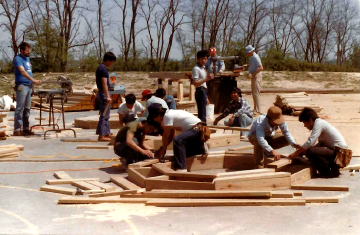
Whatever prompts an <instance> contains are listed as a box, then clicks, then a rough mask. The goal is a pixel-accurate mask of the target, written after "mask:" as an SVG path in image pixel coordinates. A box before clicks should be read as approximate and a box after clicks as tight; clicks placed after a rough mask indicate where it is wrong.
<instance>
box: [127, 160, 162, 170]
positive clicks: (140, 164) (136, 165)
mask: <svg viewBox="0 0 360 235" xmlns="http://www.w3.org/2000/svg"><path fill="white" fill-rule="evenodd" d="M158 162H159V159H147V160H144V161H141V162H136V163H132V164H129V165H128V168H132V169H134V168H140V167H144V166H149V165H152V164H155V163H158Z"/></svg>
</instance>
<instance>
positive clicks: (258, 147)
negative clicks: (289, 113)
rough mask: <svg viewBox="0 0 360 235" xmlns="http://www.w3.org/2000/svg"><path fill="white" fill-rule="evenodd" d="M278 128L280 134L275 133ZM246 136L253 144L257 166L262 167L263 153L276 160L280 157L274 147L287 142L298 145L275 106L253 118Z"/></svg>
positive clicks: (279, 146)
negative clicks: (265, 113)
mask: <svg viewBox="0 0 360 235" xmlns="http://www.w3.org/2000/svg"><path fill="white" fill-rule="evenodd" d="M279 128H280V130H281V133H282V134H280V133H276V131H277V130H278V129H279ZM248 138H249V141H250V143H251V144H252V145H254V157H255V164H256V166H257V168H264V153H265V155H267V156H269V157H274V160H275V161H277V160H279V159H280V154H279V153H277V152H276V151H275V150H274V149H280V148H282V147H285V146H287V145H289V144H290V145H291V146H293V147H295V148H298V147H299V146H298V145H297V144H296V143H295V140H294V138H293V137H292V135H291V134H290V131H289V129H288V127H287V125H286V122H285V119H284V116H283V115H282V111H281V109H280V108H279V107H276V106H272V107H270V108H269V109H268V111H267V115H260V116H259V117H257V118H256V119H255V121H254V122H253V124H252V125H251V128H250V132H249V135H248Z"/></svg>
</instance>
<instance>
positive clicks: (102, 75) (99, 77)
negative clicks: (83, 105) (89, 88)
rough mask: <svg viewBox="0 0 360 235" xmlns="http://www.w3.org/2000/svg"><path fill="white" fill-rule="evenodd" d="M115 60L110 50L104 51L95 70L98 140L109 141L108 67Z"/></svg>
mask: <svg viewBox="0 0 360 235" xmlns="http://www.w3.org/2000/svg"><path fill="white" fill-rule="evenodd" d="M115 61H116V57H115V55H114V54H113V53H112V52H106V54H105V55H104V58H103V63H102V64H100V65H99V67H98V68H97V70H96V85H97V88H98V93H97V97H96V98H97V99H98V100H99V101H100V102H99V103H100V117H99V123H98V126H97V128H96V134H97V135H99V138H98V140H99V141H111V138H110V135H111V134H110V124H109V118H110V107H109V106H110V105H111V102H112V100H111V97H110V93H109V90H110V80H109V72H108V68H110V67H111V66H112V65H113V64H114V63H115Z"/></svg>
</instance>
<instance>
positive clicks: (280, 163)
mask: <svg viewBox="0 0 360 235" xmlns="http://www.w3.org/2000/svg"><path fill="white" fill-rule="evenodd" d="M291 162H292V161H291V160H290V159H288V158H282V159H280V160H278V161H275V162H272V163H269V164H267V165H266V167H268V168H274V169H279V168H281V167H284V166H286V165H289V164H291Z"/></svg>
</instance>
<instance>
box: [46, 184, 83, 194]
mask: <svg viewBox="0 0 360 235" xmlns="http://www.w3.org/2000/svg"><path fill="white" fill-rule="evenodd" d="M40 191H44V192H51V193H60V194H66V195H75V194H76V189H74V188H65V187H59V186H52V185H43V186H41V187H40Z"/></svg>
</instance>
